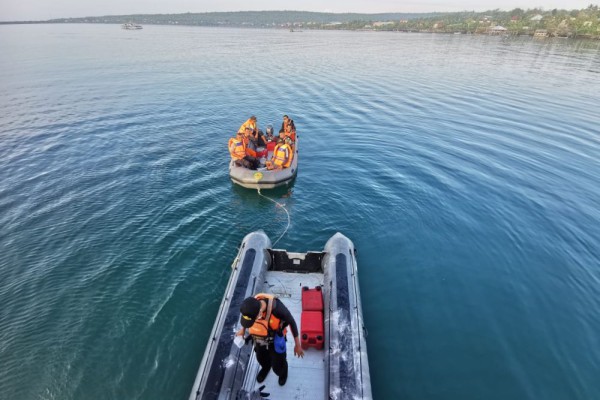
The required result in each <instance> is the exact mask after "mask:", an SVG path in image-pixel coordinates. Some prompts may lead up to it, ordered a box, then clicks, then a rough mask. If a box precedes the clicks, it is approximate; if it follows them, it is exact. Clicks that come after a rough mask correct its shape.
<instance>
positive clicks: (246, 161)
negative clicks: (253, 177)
mask: <svg viewBox="0 0 600 400" xmlns="http://www.w3.org/2000/svg"><path fill="white" fill-rule="evenodd" d="M229 154H231V158H232V159H233V160H234V162H235V164H236V165H237V166H240V167H245V168H249V169H256V168H257V167H258V160H257V159H256V158H255V157H252V156H249V155H248V154H247V148H246V141H245V139H244V137H243V135H242V134H241V133H240V132H238V133H237V135H236V137H234V138H231V139H229Z"/></svg>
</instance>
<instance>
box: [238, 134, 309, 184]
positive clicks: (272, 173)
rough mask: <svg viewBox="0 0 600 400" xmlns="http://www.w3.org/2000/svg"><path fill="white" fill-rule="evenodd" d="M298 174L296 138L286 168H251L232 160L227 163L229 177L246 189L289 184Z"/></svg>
mask: <svg viewBox="0 0 600 400" xmlns="http://www.w3.org/2000/svg"><path fill="white" fill-rule="evenodd" d="M297 174H298V139H296V143H295V145H294V158H293V159H292V164H291V165H290V166H289V167H288V168H284V169H281V170H268V169H266V168H259V169H258V170H251V169H248V168H244V167H240V166H238V165H235V162H234V161H233V160H232V161H231V162H230V163H229V177H230V178H231V181H232V182H233V183H235V184H237V185H240V186H242V187H245V188H248V189H275V188H278V187H281V186H286V185H291V184H292V182H293V181H294V179H296V175H297Z"/></svg>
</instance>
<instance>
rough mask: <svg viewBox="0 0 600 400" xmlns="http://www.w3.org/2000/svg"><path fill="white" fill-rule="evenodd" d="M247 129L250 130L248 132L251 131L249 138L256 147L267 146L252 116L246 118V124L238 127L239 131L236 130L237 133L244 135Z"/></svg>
mask: <svg viewBox="0 0 600 400" xmlns="http://www.w3.org/2000/svg"><path fill="white" fill-rule="evenodd" d="M248 128H250V130H251V131H252V132H251V136H252V138H253V139H254V141H255V142H256V144H257V145H258V146H266V145H267V140H266V139H265V137H264V136H263V133H262V131H260V130H259V129H258V124H257V122H256V117H255V116H254V115H253V116H251V117H250V118H248V119H247V120H246V122H244V123H243V124H242V125H241V126H240V129H238V132H242V134H245V133H246V130H247V129H248Z"/></svg>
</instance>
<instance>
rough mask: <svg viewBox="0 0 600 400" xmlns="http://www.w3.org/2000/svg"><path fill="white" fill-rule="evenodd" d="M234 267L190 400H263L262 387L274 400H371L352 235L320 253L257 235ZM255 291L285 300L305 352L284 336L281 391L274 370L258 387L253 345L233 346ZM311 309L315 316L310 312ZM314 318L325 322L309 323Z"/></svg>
mask: <svg viewBox="0 0 600 400" xmlns="http://www.w3.org/2000/svg"><path fill="white" fill-rule="evenodd" d="M232 269H233V270H232V273H231V277H230V279H229V283H228V285H227V289H226V290H225V294H224V295H223V301H222V302H221V307H220V309H219V312H218V314H217V317H216V319H215V323H214V326H213V329H212V332H211V334H210V337H209V339H208V344H207V346H206V350H205V352H204V356H203V357H202V362H201V364H200V369H199V370H198V374H197V376H196V380H195V382H194V386H193V389H192V393H191V395H190V400H211V399H220V400H225V399H253V398H259V397H258V395H257V393H258V388H259V386H261V385H265V386H266V387H265V388H264V392H268V393H270V396H269V398H270V399H300V398H301V399H311V400H317V399H328V400H339V399H372V394H371V379H370V375H369V363H368V359H367V345H366V341H365V334H366V332H365V327H364V322H363V315H362V306H361V301H360V292H359V287H358V275H357V265H356V257H355V249H354V245H353V244H352V242H351V241H350V240H349V239H348V238H347V237H345V236H344V235H342V234H341V233H336V234H335V235H333V236H332V237H331V238H330V239H329V240H328V241H327V243H326V245H325V248H324V250H323V251H310V252H307V253H292V252H287V251H285V250H275V249H271V241H270V240H269V238H268V237H267V235H266V234H265V233H264V232H262V231H257V232H253V233H250V234H248V235H247V236H246V237H245V238H244V240H243V241H242V244H241V246H240V250H239V252H238V254H237V257H236V258H235V260H234V262H233V265H232ZM257 293H271V294H274V295H276V296H278V297H279V298H280V299H281V301H283V303H284V304H285V305H286V307H287V308H288V309H289V310H290V312H291V313H292V315H293V316H294V319H295V320H296V323H297V325H298V329H299V331H300V337H301V343H302V347H303V348H305V352H304V358H296V357H294V353H293V348H294V341H293V337H292V334H291V332H288V333H287V360H288V365H289V372H288V379H287V382H286V384H285V385H284V386H279V384H278V382H277V376H276V375H275V374H274V373H273V372H272V371H271V372H270V373H269V375H267V378H266V379H265V381H264V382H262V383H261V384H259V383H257V382H256V375H257V373H258V371H259V369H260V366H259V365H258V363H257V361H256V357H255V356H254V351H253V347H252V344H251V343H250V344H245V345H241V344H240V345H237V344H236V343H234V339H235V333H236V332H237V331H238V330H239V329H240V328H241V326H240V323H239V320H240V311H239V309H240V304H241V303H242V301H243V300H244V299H245V298H246V297H248V296H253V295H255V294H257ZM309 295H310V296H309ZM321 296H322V297H321ZM311 299H313V300H314V299H317V300H318V301H316V302H315V301H312V300H311ZM321 299H322V300H321ZM319 302H320V307H321V308H322V311H320V312H321V313H322V314H321V315H320V314H319V313H320V312H319V311H318V307H319ZM314 304H317V306H316V307H317V311H314V309H313V308H311V310H313V311H307V309H308V308H309V307H313V306H314ZM309 314H310V315H309ZM314 315H317V316H319V315H320V316H319V318H321V321H314V320H311V319H312V316H314ZM305 317H310V318H305ZM305 346H306V347H305ZM253 396H254V397H253Z"/></svg>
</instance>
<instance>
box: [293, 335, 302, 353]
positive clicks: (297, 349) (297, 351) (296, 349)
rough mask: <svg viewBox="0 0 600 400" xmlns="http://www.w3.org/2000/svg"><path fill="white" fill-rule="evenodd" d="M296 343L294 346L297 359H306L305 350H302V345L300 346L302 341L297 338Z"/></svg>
mask: <svg viewBox="0 0 600 400" xmlns="http://www.w3.org/2000/svg"><path fill="white" fill-rule="evenodd" d="M294 342H296V345H295V346H294V355H295V356H296V357H300V358H304V350H303V349H302V345H300V339H299V338H297V337H296V338H294Z"/></svg>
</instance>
